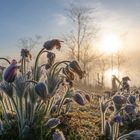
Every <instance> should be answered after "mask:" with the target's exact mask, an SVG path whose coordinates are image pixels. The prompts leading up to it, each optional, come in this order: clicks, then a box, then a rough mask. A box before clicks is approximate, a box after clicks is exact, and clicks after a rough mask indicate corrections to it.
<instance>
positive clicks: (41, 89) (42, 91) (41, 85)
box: [35, 82, 48, 100]
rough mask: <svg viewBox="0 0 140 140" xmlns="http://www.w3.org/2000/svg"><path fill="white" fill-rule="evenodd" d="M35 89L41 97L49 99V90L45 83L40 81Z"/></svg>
mask: <svg viewBox="0 0 140 140" xmlns="http://www.w3.org/2000/svg"><path fill="white" fill-rule="evenodd" d="M35 91H36V93H37V95H38V96H39V97H40V98H41V99H43V100H46V99H47V97H48V96H47V95H48V91H47V87H46V84H45V83H42V82H40V83H38V84H36V85H35Z"/></svg>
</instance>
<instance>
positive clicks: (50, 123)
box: [45, 118, 61, 129]
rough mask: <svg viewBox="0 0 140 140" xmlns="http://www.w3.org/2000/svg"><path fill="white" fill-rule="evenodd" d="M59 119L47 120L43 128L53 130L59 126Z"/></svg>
mask: <svg viewBox="0 0 140 140" xmlns="http://www.w3.org/2000/svg"><path fill="white" fill-rule="evenodd" d="M60 123H61V122H60V119H59V118H51V119H49V120H48V122H47V123H46V124H45V127H47V128H51V129H52V128H55V127H57V126H58V125H59V124H60Z"/></svg>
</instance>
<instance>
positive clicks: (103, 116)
mask: <svg viewBox="0 0 140 140" xmlns="http://www.w3.org/2000/svg"><path fill="white" fill-rule="evenodd" d="M101 122H102V123H101V125H102V126H101V134H103V135H104V133H105V112H101Z"/></svg>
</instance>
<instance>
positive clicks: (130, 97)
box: [127, 95, 136, 105]
mask: <svg viewBox="0 0 140 140" xmlns="http://www.w3.org/2000/svg"><path fill="white" fill-rule="evenodd" d="M127 100H128V102H129V103H130V104H133V105H136V96H134V95H130V96H128V98H127Z"/></svg>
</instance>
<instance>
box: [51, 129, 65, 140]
mask: <svg viewBox="0 0 140 140" xmlns="http://www.w3.org/2000/svg"><path fill="white" fill-rule="evenodd" d="M53 140H65V137H64V134H63V132H62V131H60V130H56V131H55V132H54V134H53Z"/></svg>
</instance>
